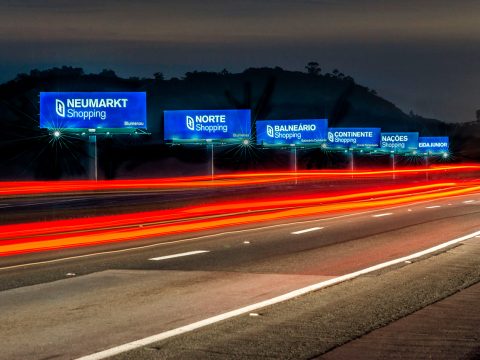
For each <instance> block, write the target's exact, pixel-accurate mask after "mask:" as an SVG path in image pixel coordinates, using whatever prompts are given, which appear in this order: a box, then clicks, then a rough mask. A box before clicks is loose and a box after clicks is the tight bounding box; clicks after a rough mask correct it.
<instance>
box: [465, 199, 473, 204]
mask: <svg viewBox="0 0 480 360" xmlns="http://www.w3.org/2000/svg"><path fill="white" fill-rule="evenodd" d="M473 202H475V200H466V201H464V202H463V203H464V204H470V203H473Z"/></svg>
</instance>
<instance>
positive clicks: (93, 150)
mask: <svg viewBox="0 0 480 360" xmlns="http://www.w3.org/2000/svg"><path fill="white" fill-rule="evenodd" d="M88 143H89V148H90V151H89V152H90V166H89V167H90V174H89V178H90V179H91V180H95V181H98V156H97V135H89V136H88Z"/></svg>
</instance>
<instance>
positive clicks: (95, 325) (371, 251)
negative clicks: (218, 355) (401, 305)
mask: <svg viewBox="0 0 480 360" xmlns="http://www.w3.org/2000/svg"><path fill="white" fill-rule="evenodd" d="M437 185H438V184H437ZM409 186H412V187H413V186H420V185H419V184H417V185H412V184H410V185H409ZM469 186H471V191H469V192H467V193H458V194H457V193H455V192H454V190H453V189H455V191H456V190H457V188H462V189H465V187H466V185H465V184H462V185H461V186H456V185H448V184H443V185H438V188H435V189H433V188H431V189H422V190H421V191H420V190H418V192H414V191H413V190H400V188H401V186H400V187H398V189H397V190H396V191H404V193H400V194H399V193H397V194H388V195H387V194H383V195H369V196H368V197H367V196H364V197H361V196H360V195H359V194H360V193H361V191H358V190H355V191H353V192H351V193H355V196H360V197H359V198H358V199H353V200H351V201H350V200H349V201H348V202H347V201H346V200H345V199H344V200H338V199H337V200H335V201H333V200H332V202H331V203H330V204H328V200H326V198H325V197H324V196H323V197H322V198H321V200H318V202H315V201H314V200H312V199H311V195H312V192H308V191H307V195H308V196H306V197H301V198H295V201H297V205H292V204H291V203H288V204H287V203H285V204H283V205H281V206H279V204H278V203H275V204H272V205H268V204H267V202H264V205H260V203H259V204H258V205H257V208H255V202H254V201H253V199H255V197H250V199H249V200H248V202H249V204H250V206H251V209H247V210H246V209H243V210H239V209H236V208H235V206H242V204H245V203H244V201H245V199H244V198H243V197H242V198H241V201H240V202H233V203H232V202H230V203H228V204H229V206H230V207H231V209H230V211H231V213H228V214H226V212H228V211H229V210H228V207H224V206H225V204H224V205H223V206H221V209H220V210H217V209H214V208H213V207H212V206H211V205H210V208H208V211H210V212H209V213H205V212H204V213H202V215H201V216H200V215H197V217H199V219H200V220H198V223H195V227H192V228H189V230H188V231H186V232H171V233H168V232H165V233H158V232H156V231H158V229H162V231H164V230H165V228H168V226H173V225H172V224H174V225H175V226H179V225H182V226H184V225H185V219H183V218H182V219H178V218H175V216H177V214H176V213H168V215H169V216H170V218H169V219H167V220H166V219H163V220H161V222H160V224H159V223H158V219H156V220H155V221H153V222H152V221H145V222H144V223H142V222H141V221H140V222H139V219H140V220H141V218H135V219H134V221H133V220H132V221H133V222H132V223H131V224H130V225H128V226H127V225H126V227H121V228H115V229H112V228H111V226H104V225H102V226H104V227H103V228H101V229H100V228H99V227H98V226H95V231H97V232H102V233H101V236H106V235H105V234H107V235H108V236H111V234H115V236H117V237H118V238H122V237H125V239H126V240H127V241H122V242H117V241H112V242H107V243H100V244H93V243H92V244H86V245H82V246H81V247H73V248H72V247H63V246H62V247H58V248H54V249H52V250H49V251H40V252H38V251H31V250H28V251H27V252H25V253H18V254H12V255H9V256H4V257H2V258H0V259H1V260H0V261H1V266H0V289H1V292H0V313H1V314H2V318H3V321H2V322H1V324H0V334H1V338H2V352H1V353H0V358H1V359H12V358H21V359H71V358H78V357H81V356H87V355H90V354H95V353H97V352H101V351H104V350H107V349H111V348H115V347H118V346H121V345H123V344H127V343H130V342H132V341H135V340H139V339H143V338H147V337H150V336H152V335H156V334H164V333H165V332H168V331H170V330H174V329H178V328H180V327H185V326H187V327H188V326H189V325H191V324H194V323H197V322H199V321H201V320H204V319H209V318H212V317H215V316H218V315H221V314H225V313H228V312H231V311H235V310H236V309H241V308H244V307H246V306H249V305H252V304H258V303H261V302H263V301H267V302H268V301H269V299H273V298H276V297H278V296H281V295H283V294H287V293H290V292H293V291H296V290H298V289H303V288H305V287H308V286H312V285H315V284H319V283H322V282H326V281H330V280H335V279H337V278H338V277H341V276H343V275H345V274H351V273H354V272H357V271H359V270H362V269H366V268H369V267H372V266H374V265H376V264H381V263H385V262H387V261H391V260H395V259H398V258H401V257H403V256H407V255H410V254H413V253H416V252H419V251H422V250H425V249H428V248H431V247H433V246H436V245H439V244H442V243H445V242H447V241H449V240H452V239H458V238H461V237H463V236H465V235H468V234H476V232H478V231H479V230H480V191H479V189H478V186H477V183H475V184H469ZM312 189H313V190H312V191H314V190H315V187H312ZM317 190H318V189H317ZM337 190H338V189H337ZM370 190H371V189H370ZM273 191H278V189H274V190H273ZM246 193H248V191H246ZM420 193H421V194H422V196H420V195H419V194H420ZM342 194H343V193H342ZM435 194H437V195H438V196H437V195H435ZM334 195H335V196H340V195H339V193H338V191H337V192H334ZM400 195H401V196H400ZM91 196H98V195H91ZM108 196H111V195H108ZM116 196H119V195H118V194H117V195H116ZM121 196H122V197H121V199H125V196H126V195H125V194H123V195H121ZM149 196H150V195H146V196H140V197H137V198H136V199H137V200H135V201H138V204H140V205H139V208H141V207H142V206H141V204H142V202H144V201H146V199H148V198H149ZM229 196H231V195H229ZM332 196H333V195H332ZM342 196H345V194H343V195H342ZM150 198H151V196H150ZM405 198H406V199H407V200H405V201H401V199H405ZM62 199H63V200H65V198H62ZM62 199H60V201H63V200H62ZM88 199H89V200H88V201H92V200H91V198H88ZM109 199H110V198H109ZM138 199H140V200H138ZM198 199H202V196H199V197H198ZM222 199H223V200H225V199H224V198H222ZM306 199H308V201H309V202H311V203H309V204H305V203H304V202H305V201H306ZM57 200H58V199H57ZM57 200H52V199H51V198H46V199H45V200H42V201H41V202H43V201H57ZM223 200H222V201H223ZM237 200H238V199H237ZM15 201H26V202H28V201H32V200H31V199H26V200H25V199H24V200H14V201H13V202H12V203H15ZM81 201H86V200H85V198H83V200H81ZM178 201H179V203H176V205H175V206H181V204H182V203H183V200H182V199H179V200H178ZM289 201H292V200H291V199H289ZM299 201H303V203H301V205H299V204H298V202H299ZM72 202H74V203H75V202H76V200H75V201H72ZM203 202H205V200H199V204H200V203H202V205H201V206H202V211H206V209H205V207H204V206H206V205H205V204H204V203H203ZM312 202H313V203H312ZM214 203H215V204H217V203H221V201H220V200H219V199H217V198H215V199H214ZM179 204H180V205H179ZM208 204H211V202H210V203H209V202H208V201H207V205H208ZM265 204H267V205H265ZM340 204H344V205H342V206H340V207H338V206H339V205H340ZM372 204H375V206H373V205H372ZM273 205H275V206H273ZM333 205H335V206H337V207H336V208H335V209H333V210H332V208H330V207H331V206H333ZM15 206H22V204H19V203H16V205H15ZM82 206H83V205H82ZM82 206H79V209H80V208H82ZM199 206H200V205H199ZM326 206H329V208H328V211H327V210H326V209H327V208H326ZM30 207H32V210H31V211H32V213H31V214H30V215H32V214H38V212H37V210H38V208H37V207H36V206H29V207H28V208H29V209H30ZM36 209H37V210H36ZM222 209H223V210H222ZM298 209H301V210H302V212H300V213H298V214H297V213H295V214H294V215H292V211H293V210H298ZM164 210H169V209H164ZM75 211H78V209H77V210H75ZM182 211H184V210H182ZM189 211H193V210H192V208H189ZM285 212H288V215H289V216H286V215H285V214H286V213H285ZM119 213H120V215H121V214H122V212H121V211H119ZM161 214H162V215H161V216H165V213H163V212H162V213H161ZM30 215H29V216H30ZM32 216H34V217H36V216H37V215H32ZM252 216H256V217H255V218H253V220H252V221H250V220H249V219H251V217H252ZM258 216H267V217H266V218H265V219H263V218H262V219H261V220H259V218H258ZM218 219H221V220H222V221H224V220H226V221H227V222H229V224H228V226H225V225H222V226H221V227H217V226H210V225H209V224H211V221H218ZM87 220H88V221H87V223H88V222H90V223H91V224H93V225H92V226H94V222H95V221H96V220H91V219H87ZM13 223H15V222H13ZM152 224H155V225H152ZM198 224H201V226H200V227H198ZM76 226H80V225H78V224H76ZM81 226H86V225H85V224H81ZM209 226H210V227H209ZM134 227H135V229H136V230H135V231H137V230H138V228H139V229H140V230H141V231H144V230H145V229H150V230H153V229H155V231H154V232H149V233H148V234H150V235H148V236H143V235H142V237H140V238H138V239H135V240H134V241H133V240H132V239H131V238H129V237H128V236H127V235H126V234H129V232H131V231H133V230H132V229H133V228H134ZM157 227H158V229H157ZM150 230H149V231H150ZM12 231H13V230H12ZM22 231H23V230H22ZM35 231H39V234H37V235H31V234H30V235H28V236H34V238H35V239H51V237H52V236H53V237H61V238H62V240H65V239H67V240H68V241H72V240H71V239H73V238H74V239H77V238H81V237H82V236H84V237H85V239H87V238H88V237H89V236H91V231H92V230H91V229H82V230H78V229H76V230H75V231H74V232H75V234H70V233H68V232H67V233H65V232H62V231H58V230H56V229H55V228H54V227H53V230H51V231H52V232H51V233H48V231H49V230H48V229H47V227H46V226H45V227H44V228H42V227H41V226H37V227H36V229H35ZM72 231H73V230H72ZM40 233H41V234H40ZM4 234H5V233H4ZM88 234H90V235H88ZM12 236H13V235H12ZM96 236H97V235H96ZM98 236H100V235H98ZM473 237H475V236H473ZM55 239H56V238H55ZM55 239H54V240H55ZM129 239H130V240H129ZM8 241H9V240H8V238H5V240H2V243H0V251H2V248H4V249H7V247H8V246H10V245H9V243H8ZM10 241H11V240H10ZM29 241H30V242H27V245H28V244H31V243H32V242H31V239H30V238H29ZM52 241H53V240H52ZM55 241H57V240H55ZM35 244H36V243H35ZM14 245H16V244H14ZM452 246H453V245H452ZM7 250H8V249H7ZM7 250H4V251H7ZM37 250H41V249H37ZM393 268H395V267H393ZM384 271H388V270H384ZM352 301H353V300H352ZM412 311H413V310H412ZM251 312H252V313H254V314H255V313H256V312H258V311H257V310H252V311H251ZM402 314H403V312H402ZM352 336H358V334H355V335H352ZM119 353H123V350H121V351H120V352H119ZM137 355H138V354H137ZM190 355H191V357H192V358H194V357H195V356H193V355H192V354H190ZM147 357H148V356H147ZM300 357H301V356H300ZM97 358H100V357H97ZM158 358H163V357H162V355H159V357H158ZM285 358H288V356H285Z"/></svg>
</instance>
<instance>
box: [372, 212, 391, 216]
mask: <svg viewBox="0 0 480 360" xmlns="http://www.w3.org/2000/svg"><path fill="white" fill-rule="evenodd" d="M389 215H393V213H384V214H377V215H372V217H382V216H389Z"/></svg>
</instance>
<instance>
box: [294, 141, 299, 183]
mask: <svg viewBox="0 0 480 360" xmlns="http://www.w3.org/2000/svg"><path fill="white" fill-rule="evenodd" d="M293 160H294V169H295V185H297V184H298V178H297V147H296V146H294V147H293Z"/></svg>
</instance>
